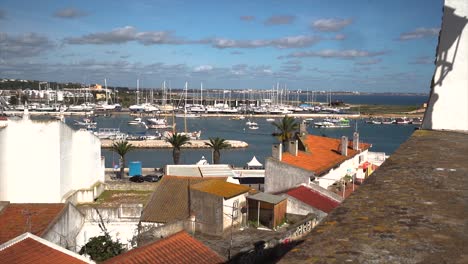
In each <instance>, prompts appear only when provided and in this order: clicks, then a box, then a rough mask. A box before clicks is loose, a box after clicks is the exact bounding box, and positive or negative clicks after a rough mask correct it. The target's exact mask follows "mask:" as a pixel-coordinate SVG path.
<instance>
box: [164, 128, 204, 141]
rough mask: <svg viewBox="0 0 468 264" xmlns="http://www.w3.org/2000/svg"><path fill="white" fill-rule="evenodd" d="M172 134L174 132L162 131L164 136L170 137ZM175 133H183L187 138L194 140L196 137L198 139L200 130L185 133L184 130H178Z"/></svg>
mask: <svg viewBox="0 0 468 264" xmlns="http://www.w3.org/2000/svg"><path fill="white" fill-rule="evenodd" d="M173 134H174V133H172V131H164V133H163V137H165V138H171V137H172V135H173ZM177 134H179V135H185V136H187V137H188V138H189V139H192V140H196V139H200V137H201V130H199V131H195V132H187V133H185V132H179V133H177Z"/></svg>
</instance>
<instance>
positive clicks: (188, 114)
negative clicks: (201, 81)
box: [176, 82, 200, 118]
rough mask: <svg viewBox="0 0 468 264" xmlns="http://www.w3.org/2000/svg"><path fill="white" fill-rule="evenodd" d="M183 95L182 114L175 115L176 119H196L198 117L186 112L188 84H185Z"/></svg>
mask: <svg viewBox="0 0 468 264" xmlns="http://www.w3.org/2000/svg"><path fill="white" fill-rule="evenodd" d="M184 90H185V95H184V113H182V114H176V117H183V118H198V117H200V115H198V114H194V113H188V112H187V91H188V83H187V82H185V88H184Z"/></svg>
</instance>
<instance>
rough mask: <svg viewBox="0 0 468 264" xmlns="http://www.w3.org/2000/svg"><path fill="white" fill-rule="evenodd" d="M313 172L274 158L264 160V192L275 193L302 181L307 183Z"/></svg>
mask: <svg viewBox="0 0 468 264" xmlns="http://www.w3.org/2000/svg"><path fill="white" fill-rule="evenodd" d="M311 176H313V172H310V171H306V170H303V169H301V168H296V167H293V166H290V165H287V164H284V163H282V162H280V161H279V160H276V159H274V158H271V157H270V158H266V160H265V192H266V193H275V192H280V191H284V190H287V189H290V188H292V187H294V186H297V185H299V184H302V183H306V184H308V183H309V182H310V177H311Z"/></svg>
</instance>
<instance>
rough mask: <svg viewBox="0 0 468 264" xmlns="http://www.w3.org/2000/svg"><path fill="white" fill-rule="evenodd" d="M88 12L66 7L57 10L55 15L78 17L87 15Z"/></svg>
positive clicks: (59, 16)
mask: <svg viewBox="0 0 468 264" xmlns="http://www.w3.org/2000/svg"><path fill="white" fill-rule="evenodd" d="M86 15H87V14H86V13H85V12H83V11H81V10H78V9H76V8H65V9H61V10H58V11H57V12H55V14H54V16H55V17H58V18H78V17H83V16H86Z"/></svg>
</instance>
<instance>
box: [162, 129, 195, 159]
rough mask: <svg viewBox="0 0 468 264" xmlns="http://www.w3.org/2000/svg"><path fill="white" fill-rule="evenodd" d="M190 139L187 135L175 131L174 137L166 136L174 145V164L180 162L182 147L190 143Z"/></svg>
mask: <svg viewBox="0 0 468 264" xmlns="http://www.w3.org/2000/svg"><path fill="white" fill-rule="evenodd" d="M189 140H190V139H189V138H188V137H187V136H186V135H181V134H178V133H174V134H172V137H170V138H166V142H169V143H171V145H172V159H173V160H174V164H179V160H180V148H181V147H182V146H183V145H185V144H190V142H189Z"/></svg>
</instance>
